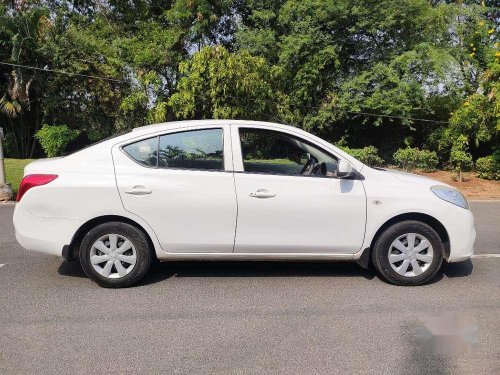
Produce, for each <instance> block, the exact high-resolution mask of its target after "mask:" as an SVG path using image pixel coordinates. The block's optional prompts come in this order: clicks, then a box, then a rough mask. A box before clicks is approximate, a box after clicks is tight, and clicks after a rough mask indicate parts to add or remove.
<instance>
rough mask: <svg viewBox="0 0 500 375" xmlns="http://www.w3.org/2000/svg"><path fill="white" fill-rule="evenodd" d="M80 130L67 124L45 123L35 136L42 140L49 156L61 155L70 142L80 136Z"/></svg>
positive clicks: (39, 140)
mask: <svg viewBox="0 0 500 375" xmlns="http://www.w3.org/2000/svg"><path fill="white" fill-rule="evenodd" d="M78 134H79V132H78V130H73V129H70V128H68V126H67V125H57V126H50V125H47V124H45V125H43V126H42V128H41V129H40V130H39V131H37V132H36V134H35V137H36V139H37V140H38V142H40V145H41V146H42V148H43V151H45V153H46V154H47V156H48V157H49V158H51V157H54V156H60V155H62V153H63V152H64V150H65V149H66V147H67V146H68V144H69V143H70V142H71V141H73V140H75V139H76V137H78Z"/></svg>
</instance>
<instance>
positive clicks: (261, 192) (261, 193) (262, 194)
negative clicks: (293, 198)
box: [250, 189, 276, 198]
mask: <svg viewBox="0 0 500 375" xmlns="http://www.w3.org/2000/svg"><path fill="white" fill-rule="evenodd" d="M250 196H251V197H253V198H273V197H275V196H276V194H274V193H271V192H270V191H267V190H266V189H259V190H257V191H254V192H253V193H250Z"/></svg>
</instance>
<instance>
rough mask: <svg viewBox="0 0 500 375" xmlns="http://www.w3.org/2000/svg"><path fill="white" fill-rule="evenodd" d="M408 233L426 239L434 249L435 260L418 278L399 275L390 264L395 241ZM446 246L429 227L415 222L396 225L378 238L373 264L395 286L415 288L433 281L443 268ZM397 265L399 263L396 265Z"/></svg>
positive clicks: (433, 259) (373, 252) (410, 221)
mask: <svg viewBox="0 0 500 375" xmlns="http://www.w3.org/2000/svg"><path fill="white" fill-rule="evenodd" d="M407 233H416V234H419V235H421V236H423V237H425V238H426V239H427V240H428V241H429V242H430V244H431V245H432V249H433V258H432V261H431V262H430V265H429V266H428V268H427V269H426V270H425V271H424V272H423V273H422V274H420V275H417V276H411V277H410V276H403V275H400V274H399V273H397V272H396V271H395V270H394V269H393V268H392V267H391V264H390V262H389V251H390V250H391V244H392V243H393V241H394V240H396V239H397V238H399V237H400V236H403V235H405V234H407ZM443 249H444V246H443V243H442V241H441V238H440V237H439V235H438V234H437V233H436V231H435V230H434V229H433V228H432V227H430V226H429V225H427V224H425V223H422V222H420V221H415V220H407V221H402V222H399V223H396V224H394V225H392V226H390V227H389V228H387V229H386V230H384V232H383V233H382V234H381V235H380V236H379V237H378V239H377V241H376V242H375V245H374V247H373V251H372V263H373V265H374V266H375V269H376V270H377V272H378V273H379V275H380V276H381V277H382V278H383V279H385V280H387V281H388V282H390V283H391V284H395V285H404V286H414V285H422V284H425V283H427V282H429V281H431V280H432V279H433V278H434V277H435V276H436V273H437V272H438V271H439V269H440V268H441V264H442V262H443V254H444V251H443ZM396 264H397V263H396Z"/></svg>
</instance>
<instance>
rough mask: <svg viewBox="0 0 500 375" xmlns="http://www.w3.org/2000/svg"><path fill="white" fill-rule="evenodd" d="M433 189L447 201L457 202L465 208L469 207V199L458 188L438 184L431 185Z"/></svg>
mask: <svg viewBox="0 0 500 375" xmlns="http://www.w3.org/2000/svg"><path fill="white" fill-rule="evenodd" d="M431 191H432V192H433V193H434V194H436V195H437V196H438V197H439V198H441V199H442V200H445V201H446V202H450V203H453V204H456V205H457V206H460V207H462V208H465V209H466V210H468V209H469V204H468V203H467V199H465V197H464V196H463V195H462V193H460V192H459V191H458V190H456V189H453V188H450V187H447V186H442V185H436V186H433V187H431Z"/></svg>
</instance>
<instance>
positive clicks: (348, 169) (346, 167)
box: [337, 159, 354, 178]
mask: <svg viewBox="0 0 500 375" xmlns="http://www.w3.org/2000/svg"><path fill="white" fill-rule="evenodd" d="M352 176H354V169H353V168H352V165H351V163H349V162H347V161H345V160H343V159H340V160H339V163H338V167H337V177H338V178H348V177H352Z"/></svg>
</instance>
